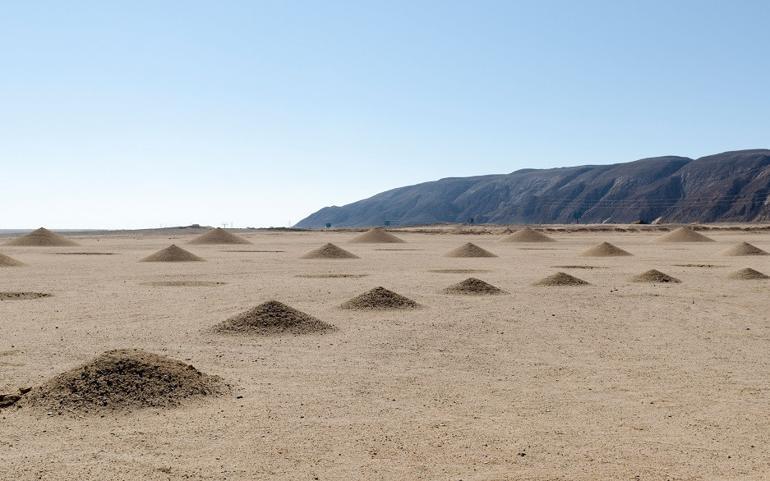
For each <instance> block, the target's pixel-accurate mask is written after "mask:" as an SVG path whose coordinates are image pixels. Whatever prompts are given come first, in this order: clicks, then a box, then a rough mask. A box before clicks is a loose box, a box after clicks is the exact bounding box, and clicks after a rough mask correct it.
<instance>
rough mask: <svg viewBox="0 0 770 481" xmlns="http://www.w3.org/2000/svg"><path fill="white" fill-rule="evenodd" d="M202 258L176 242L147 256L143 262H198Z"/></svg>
mask: <svg viewBox="0 0 770 481" xmlns="http://www.w3.org/2000/svg"><path fill="white" fill-rule="evenodd" d="M202 260H203V259H202V258H200V257H198V256H196V255H195V254H193V253H192V252H190V251H186V250H184V249H182V248H181V247H178V246H177V245H176V244H171V245H170V246H168V247H166V248H165V249H162V250H159V251H158V252H156V253H155V254H152V255H149V256H147V257H145V258H144V259H142V260H141V262H198V261H202Z"/></svg>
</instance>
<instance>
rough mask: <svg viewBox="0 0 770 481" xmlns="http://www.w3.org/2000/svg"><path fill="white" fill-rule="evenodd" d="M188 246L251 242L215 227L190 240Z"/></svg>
mask: <svg viewBox="0 0 770 481" xmlns="http://www.w3.org/2000/svg"><path fill="white" fill-rule="evenodd" d="M190 244H251V242H249V241H248V240H246V239H244V238H243V237H241V236H238V235H235V234H233V233H230V232H227V231H226V230H224V229H223V228H221V227H217V228H216V229H211V230H210V231H208V232H206V233H205V234H203V235H200V236H198V237H196V238H195V239H193V240H191V241H190Z"/></svg>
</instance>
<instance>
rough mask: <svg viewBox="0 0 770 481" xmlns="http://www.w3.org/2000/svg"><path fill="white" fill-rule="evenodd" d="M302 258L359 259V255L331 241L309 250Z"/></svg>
mask: <svg viewBox="0 0 770 481" xmlns="http://www.w3.org/2000/svg"><path fill="white" fill-rule="evenodd" d="M302 259H358V256H357V255H355V254H353V253H352V252H348V251H346V250H345V249H342V248H341V247H337V246H336V245H334V244H331V243H329V244H325V245H323V246H321V247H319V248H318V249H315V250H312V251H310V252H308V253H307V254H305V255H303V256H302Z"/></svg>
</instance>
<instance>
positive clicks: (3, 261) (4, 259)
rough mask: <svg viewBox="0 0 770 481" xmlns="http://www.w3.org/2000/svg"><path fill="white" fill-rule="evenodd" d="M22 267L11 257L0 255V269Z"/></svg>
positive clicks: (21, 263)
mask: <svg viewBox="0 0 770 481" xmlns="http://www.w3.org/2000/svg"><path fill="white" fill-rule="evenodd" d="M23 265H24V263H23V262H21V261H17V260H16V259H14V258H13V257H8V256H6V255H3V254H0V267H18V266H23Z"/></svg>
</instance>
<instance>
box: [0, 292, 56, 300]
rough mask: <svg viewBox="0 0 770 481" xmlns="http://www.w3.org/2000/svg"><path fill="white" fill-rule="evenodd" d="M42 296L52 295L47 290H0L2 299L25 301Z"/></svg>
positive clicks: (0, 298)
mask: <svg viewBox="0 0 770 481" xmlns="http://www.w3.org/2000/svg"><path fill="white" fill-rule="evenodd" d="M42 297H51V294H48V293H47V292H0V301H24V300H27V299H40V298H42Z"/></svg>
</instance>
